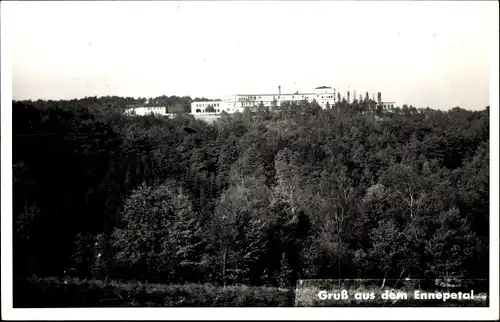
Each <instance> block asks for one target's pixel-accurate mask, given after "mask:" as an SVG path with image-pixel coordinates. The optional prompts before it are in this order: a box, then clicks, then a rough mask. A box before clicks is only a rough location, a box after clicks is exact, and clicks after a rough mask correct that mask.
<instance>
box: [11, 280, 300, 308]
mask: <svg viewBox="0 0 500 322" xmlns="http://www.w3.org/2000/svg"><path fill="white" fill-rule="evenodd" d="M14 290H15V292H14V307H22V308H28V307H30V308H37V307H52V308H54V307H122V306H147V307H282V306H293V301H294V297H293V291H292V290H283V289H278V288H273V287H249V286H229V287H225V288H224V287H218V286H212V285H208V284H185V285H165V284H148V283H141V282H117V281H110V282H105V281H102V280H81V279H64V280H61V279H57V278H30V279H26V280H17V281H16V282H15V284H14Z"/></svg>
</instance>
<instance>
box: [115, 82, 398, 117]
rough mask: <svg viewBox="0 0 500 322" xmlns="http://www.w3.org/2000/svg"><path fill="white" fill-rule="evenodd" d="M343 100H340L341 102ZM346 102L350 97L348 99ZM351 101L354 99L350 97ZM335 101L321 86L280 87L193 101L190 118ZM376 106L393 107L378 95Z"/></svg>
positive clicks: (142, 110) (161, 111) (156, 110)
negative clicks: (304, 90) (290, 90)
mask: <svg viewBox="0 0 500 322" xmlns="http://www.w3.org/2000/svg"><path fill="white" fill-rule="evenodd" d="M344 98H345V96H344V97H342V99H344ZM348 98H349V95H348ZM353 98H354V97H353ZM337 100H338V93H337V92H336V90H335V89H334V88H331V87H329V86H320V87H316V88H315V89H313V90H312V91H311V92H308V93H299V92H295V93H293V94H282V93H281V86H279V87H278V93H277V94H236V95H230V96H226V97H225V98H223V99H221V100H210V101H208V100H207V101H194V102H192V103H191V113H190V114H191V115H194V116H203V115H205V116H214V115H220V114H221V113H222V112H226V113H228V114H232V113H235V112H243V111H244V110H245V108H246V107H258V106H259V105H261V104H262V105H263V106H265V107H268V108H269V109H271V110H272V108H274V107H279V106H281V104H282V103H284V102H290V103H294V102H295V103H299V102H309V103H312V102H313V101H316V103H318V105H319V106H320V107H321V108H323V109H325V108H327V107H328V106H334V105H335V103H336V102H337ZM378 104H379V105H381V106H382V107H383V108H392V107H394V104H395V103H394V102H382V100H381V94H380V93H379V97H378ZM125 114H127V115H149V114H153V115H164V116H169V117H172V116H174V115H175V114H172V113H168V108H167V107H133V108H129V109H127V110H126V111H125Z"/></svg>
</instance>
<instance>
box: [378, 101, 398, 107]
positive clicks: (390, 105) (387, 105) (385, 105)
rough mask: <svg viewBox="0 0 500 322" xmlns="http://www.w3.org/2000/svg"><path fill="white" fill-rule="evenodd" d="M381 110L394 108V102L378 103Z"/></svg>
mask: <svg viewBox="0 0 500 322" xmlns="http://www.w3.org/2000/svg"><path fill="white" fill-rule="evenodd" d="M378 104H379V105H380V106H382V108H394V106H395V104H396V102H379V103H378Z"/></svg>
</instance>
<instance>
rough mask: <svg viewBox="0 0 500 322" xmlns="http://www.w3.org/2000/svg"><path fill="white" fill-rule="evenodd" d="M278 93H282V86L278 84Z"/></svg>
mask: <svg viewBox="0 0 500 322" xmlns="http://www.w3.org/2000/svg"><path fill="white" fill-rule="evenodd" d="M278 94H280V95H281V86H278Z"/></svg>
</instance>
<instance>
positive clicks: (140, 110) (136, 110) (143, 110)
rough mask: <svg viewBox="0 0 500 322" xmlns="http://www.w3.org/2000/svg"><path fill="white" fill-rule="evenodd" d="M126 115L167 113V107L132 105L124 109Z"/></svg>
mask: <svg viewBox="0 0 500 322" xmlns="http://www.w3.org/2000/svg"><path fill="white" fill-rule="evenodd" d="M125 114H126V115H150V114H153V115H168V114H169V113H168V112H167V107H162V106H160V107H159V106H150V107H147V106H140V107H132V108H127V109H126V110H125Z"/></svg>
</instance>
